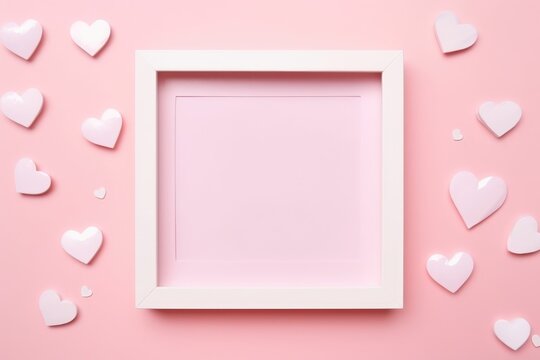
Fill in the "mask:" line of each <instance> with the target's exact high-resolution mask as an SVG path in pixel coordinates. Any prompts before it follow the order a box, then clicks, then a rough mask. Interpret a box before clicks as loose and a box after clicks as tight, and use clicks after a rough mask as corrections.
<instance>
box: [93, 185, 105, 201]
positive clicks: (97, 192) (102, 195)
mask: <svg viewBox="0 0 540 360" xmlns="http://www.w3.org/2000/svg"><path fill="white" fill-rule="evenodd" d="M105 195H107V189H105V188H104V187H103V186H102V187H100V188H97V189H96V190H94V196H95V197H97V198H98V199H104V198H105Z"/></svg>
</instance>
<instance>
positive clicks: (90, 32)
mask: <svg viewBox="0 0 540 360" xmlns="http://www.w3.org/2000/svg"><path fill="white" fill-rule="evenodd" d="M70 34H71V38H72V39H73V41H74V42H75V44H77V45H78V46H79V47H80V48H81V49H83V50H84V51H86V52H87V53H88V54H89V55H90V56H94V55H96V54H97V53H98V52H99V51H100V50H101V49H102V48H103V46H105V44H106V43H107V41H109V37H110V36H111V26H110V25H109V23H108V22H107V21H105V20H96V21H94V22H93V23H92V25H88V24H87V23H85V22H84V21H76V22H74V23H73V24H72V25H71V30H70Z"/></svg>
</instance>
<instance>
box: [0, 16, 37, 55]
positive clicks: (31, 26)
mask: <svg viewBox="0 0 540 360" xmlns="http://www.w3.org/2000/svg"><path fill="white" fill-rule="evenodd" d="M42 35H43V28H42V27H41V24H40V23H39V22H37V21H36V20H34V19H29V20H26V21H25V22H23V23H22V24H21V25H20V26H19V25H18V24H16V23H13V22H11V23H7V24H5V25H4V26H2V29H1V30H0V40H1V41H2V44H4V46H5V47H6V48H7V49H8V50H10V51H11V52H13V53H14V54H16V55H18V56H20V57H22V58H23V59H25V60H28V59H30V58H31V57H32V54H33V53H34V51H36V49H37V47H38V45H39V43H40V41H41V36H42Z"/></svg>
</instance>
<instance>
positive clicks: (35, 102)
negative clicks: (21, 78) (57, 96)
mask: <svg viewBox="0 0 540 360" xmlns="http://www.w3.org/2000/svg"><path fill="white" fill-rule="evenodd" d="M42 107H43V95H41V92H40V91H39V90H38V89H34V88H31V89H28V90H26V91H25V92H24V93H23V94H22V95H19V94H17V93H16V92H14V91H10V92H7V93H5V94H4V95H2V98H0V110H2V113H3V114H4V115H5V116H6V117H7V118H8V119H10V120H13V121H14V122H16V123H17V124H19V125H22V126H24V127H30V126H31V125H32V124H33V123H34V120H36V118H37V117H38V115H39V113H40V112H41V108H42Z"/></svg>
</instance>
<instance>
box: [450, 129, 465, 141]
mask: <svg viewBox="0 0 540 360" xmlns="http://www.w3.org/2000/svg"><path fill="white" fill-rule="evenodd" d="M452 139H454V140H455V141H461V140H463V134H462V133H461V130H460V129H454V130H452Z"/></svg>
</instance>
